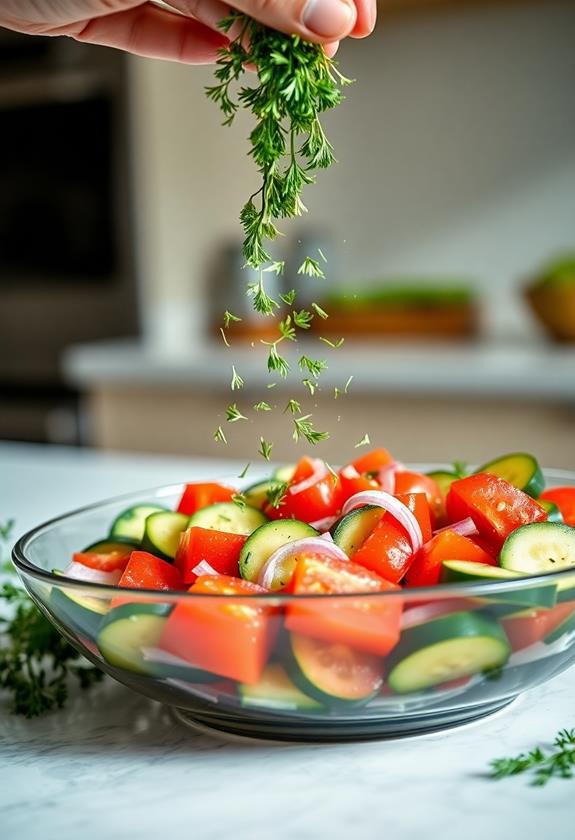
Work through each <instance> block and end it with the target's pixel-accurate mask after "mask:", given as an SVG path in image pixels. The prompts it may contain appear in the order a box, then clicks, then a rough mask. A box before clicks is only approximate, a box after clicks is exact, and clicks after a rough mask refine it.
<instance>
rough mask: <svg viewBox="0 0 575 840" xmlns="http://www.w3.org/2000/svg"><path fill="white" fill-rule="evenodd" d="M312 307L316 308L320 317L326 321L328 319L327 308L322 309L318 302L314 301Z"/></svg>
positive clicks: (315, 310)
mask: <svg viewBox="0 0 575 840" xmlns="http://www.w3.org/2000/svg"><path fill="white" fill-rule="evenodd" d="M311 308H312V309H313V310H314V312H315V313H316V315H319V317H320V318H323V320H324V321H326V320H327V319H328V318H329V315H328V314H327V312H326V311H325V309H322V308H321V306H320V305H319V304H318V303H312V305H311Z"/></svg>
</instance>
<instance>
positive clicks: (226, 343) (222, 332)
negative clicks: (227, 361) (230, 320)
mask: <svg viewBox="0 0 575 840" xmlns="http://www.w3.org/2000/svg"><path fill="white" fill-rule="evenodd" d="M220 332H221V334H222V339H223V341H224V344H225V345H226V347H229V346H230V342H229V341H228V339H227V338H226V334H225V332H224V328H223V327H220Z"/></svg>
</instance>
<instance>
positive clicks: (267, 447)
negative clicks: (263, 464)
mask: <svg viewBox="0 0 575 840" xmlns="http://www.w3.org/2000/svg"><path fill="white" fill-rule="evenodd" d="M273 446H274V445H273V443H270V442H269V441H267V440H264V439H263V437H261V438H260V448H259V450H258V452H259V454H260V455H261V456H262V458H265V460H266V461H269V459H270V456H271V454H272V449H273Z"/></svg>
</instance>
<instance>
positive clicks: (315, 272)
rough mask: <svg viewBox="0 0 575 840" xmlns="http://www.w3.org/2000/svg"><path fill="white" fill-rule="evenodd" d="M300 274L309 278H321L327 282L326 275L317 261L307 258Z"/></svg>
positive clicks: (300, 268) (301, 266)
mask: <svg viewBox="0 0 575 840" xmlns="http://www.w3.org/2000/svg"><path fill="white" fill-rule="evenodd" d="M297 273H298V274H305V275H307V276H308V277H320V278H321V279H322V280H325V274H324V271H323V269H322V267H321V266H320V264H319V262H318V261H317V260H314V259H312V258H311V257H306V258H305V260H304V261H303V262H302V264H301V265H300V267H299V268H298V271H297Z"/></svg>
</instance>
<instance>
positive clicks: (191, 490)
mask: <svg viewBox="0 0 575 840" xmlns="http://www.w3.org/2000/svg"><path fill="white" fill-rule="evenodd" d="M236 493H237V490H235V489H234V488H233V487H226V485H225V484H217V483H215V482H204V483H202V482H197V483H195V484H186V489H185V490H184V492H183V494H182V498H181V499H180V503H179V505H178V513H185V514H186V516H191V515H192V514H193V513H195V512H196V511H197V510H201V509H202V508H205V507H208V505H215V504H217V503H218V502H231V500H232V499H233V497H234V496H235V495H236Z"/></svg>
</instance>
